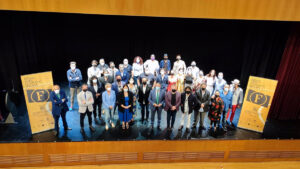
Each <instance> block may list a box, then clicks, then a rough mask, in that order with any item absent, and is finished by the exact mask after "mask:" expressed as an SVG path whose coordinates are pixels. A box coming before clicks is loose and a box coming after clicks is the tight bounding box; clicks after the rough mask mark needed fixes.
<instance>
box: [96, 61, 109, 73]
mask: <svg viewBox="0 0 300 169" xmlns="http://www.w3.org/2000/svg"><path fill="white" fill-rule="evenodd" d="M98 68H99V69H100V72H101V73H103V72H104V70H107V69H108V65H107V64H105V60H104V59H103V58H101V59H99V65H98Z"/></svg>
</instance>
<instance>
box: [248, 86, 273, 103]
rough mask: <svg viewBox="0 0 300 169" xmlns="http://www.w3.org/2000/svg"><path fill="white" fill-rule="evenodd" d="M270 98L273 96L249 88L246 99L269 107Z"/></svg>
mask: <svg viewBox="0 0 300 169" xmlns="http://www.w3.org/2000/svg"><path fill="white" fill-rule="evenodd" d="M270 98H271V96H268V95H265V94H263V93H260V92H256V91H254V90H251V89H249V91H248V95H247V99H246V100H247V101H249V102H251V103H254V104H257V105H260V106H263V107H268V106H269V102H270Z"/></svg>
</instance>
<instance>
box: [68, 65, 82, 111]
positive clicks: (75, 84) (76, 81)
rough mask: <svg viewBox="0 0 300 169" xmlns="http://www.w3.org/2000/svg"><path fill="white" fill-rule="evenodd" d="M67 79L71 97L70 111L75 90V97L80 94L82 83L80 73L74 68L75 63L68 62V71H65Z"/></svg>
mask: <svg viewBox="0 0 300 169" xmlns="http://www.w3.org/2000/svg"><path fill="white" fill-rule="evenodd" d="M67 78H68V81H69V87H70V95H71V96H70V98H71V102H70V110H72V109H73V105H74V96H75V90H76V95H77V94H78V93H79V92H80V86H81V81H82V74H81V71H80V70H79V69H78V68H76V62H74V61H72V62H70V69H69V70H68V71H67Z"/></svg>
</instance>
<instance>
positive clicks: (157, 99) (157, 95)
mask: <svg viewBox="0 0 300 169" xmlns="http://www.w3.org/2000/svg"><path fill="white" fill-rule="evenodd" d="M156 103H157V104H159V90H157V91H156Z"/></svg>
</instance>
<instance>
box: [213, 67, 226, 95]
mask: <svg viewBox="0 0 300 169" xmlns="http://www.w3.org/2000/svg"><path fill="white" fill-rule="evenodd" d="M226 84H227V82H226V80H224V75H223V73H222V72H219V73H218V79H217V80H216V83H215V91H217V90H218V91H221V90H223V89H224V86H225V85H226Z"/></svg>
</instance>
